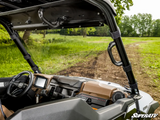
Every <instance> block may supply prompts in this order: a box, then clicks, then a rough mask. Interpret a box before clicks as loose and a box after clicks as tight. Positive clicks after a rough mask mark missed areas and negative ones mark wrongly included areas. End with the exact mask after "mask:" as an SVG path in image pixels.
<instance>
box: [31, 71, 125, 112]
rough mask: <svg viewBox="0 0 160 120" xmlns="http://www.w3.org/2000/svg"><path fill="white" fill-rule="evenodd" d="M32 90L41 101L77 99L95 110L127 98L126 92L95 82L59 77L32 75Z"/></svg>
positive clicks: (78, 78)
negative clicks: (45, 99)
mask: <svg viewBox="0 0 160 120" xmlns="http://www.w3.org/2000/svg"><path fill="white" fill-rule="evenodd" d="M32 90H34V91H35V92H36V94H38V95H40V96H41V97H40V99H42V100H41V101H43V98H44V97H45V98H48V100H58V99H65V98H70V97H78V98H81V99H82V100H84V101H86V103H88V104H89V105H90V106H91V107H92V108H93V109H95V110H97V109H99V108H101V107H105V106H107V105H109V104H112V103H114V102H116V101H117V100H118V99H121V98H125V97H128V93H127V92H125V91H123V90H120V89H118V88H116V87H114V86H110V85H108V84H103V83H101V82H99V81H97V80H93V79H85V78H80V77H66V76H59V75H45V74H34V81H33V85H32Z"/></svg>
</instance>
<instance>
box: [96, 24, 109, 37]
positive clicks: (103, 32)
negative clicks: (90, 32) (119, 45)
mask: <svg viewBox="0 0 160 120" xmlns="http://www.w3.org/2000/svg"><path fill="white" fill-rule="evenodd" d="M95 35H97V36H109V27H108V26H107V25H104V26H103V27H96V32H95Z"/></svg>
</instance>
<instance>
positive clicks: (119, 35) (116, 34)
mask: <svg viewBox="0 0 160 120" xmlns="http://www.w3.org/2000/svg"><path fill="white" fill-rule="evenodd" d="M110 34H111V37H112V38H113V39H114V40H115V39H117V38H119V37H121V32H120V30H119V29H118V30H117V31H115V32H110Z"/></svg>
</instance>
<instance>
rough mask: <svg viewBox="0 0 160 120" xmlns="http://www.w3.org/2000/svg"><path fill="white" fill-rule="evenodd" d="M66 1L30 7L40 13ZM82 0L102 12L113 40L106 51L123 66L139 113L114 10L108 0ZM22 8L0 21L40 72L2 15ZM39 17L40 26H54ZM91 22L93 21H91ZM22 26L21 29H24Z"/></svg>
mask: <svg viewBox="0 0 160 120" xmlns="http://www.w3.org/2000/svg"><path fill="white" fill-rule="evenodd" d="M68 1H69V2H71V3H72V2H73V0H68ZM68 1H67V0H60V1H56V2H55V4H54V2H52V3H50V4H49V3H46V4H44V5H43V6H41V5H36V6H32V7H30V9H31V10H34V8H40V9H41V11H40V12H41V13H42V12H43V10H42V9H45V8H47V7H51V6H49V5H52V7H54V6H56V5H57V4H59V3H61V4H62V3H63V4H64V3H66V4H69V2H68ZM82 1H84V2H86V3H87V4H91V5H92V6H94V7H96V8H98V9H99V10H100V11H101V12H102V13H103V16H104V19H103V20H101V21H104V23H106V24H107V25H108V26H109V28H110V33H111V36H112V38H113V40H114V41H113V42H111V43H110V44H109V47H108V51H109V55H110V57H111V61H112V62H113V64H115V65H117V66H122V67H123V69H124V71H125V73H126V75H127V78H128V82H129V85H130V88H131V95H132V97H134V98H135V102H136V106H137V112H138V113H139V105H138V100H137V99H136V97H135V96H139V90H138V86H137V82H136V80H135V77H134V75H133V71H132V68H131V64H130V62H129V60H128V57H127V54H126V51H125V48H124V45H123V42H122V39H121V34H120V30H119V28H118V26H117V24H116V21H115V18H114V16H115V12H114V10H113V9H112V7H111V6H110V4H107V3H106V1H108V0H106V1H105V0H82ZM74 2H75V1H74ZM7 5H8V6H11V5H10V4H7ZM40 6H41V7H40ZM12 7H14V8H16V7H15V6H12ZM25 9H26V10H27V9H28V10H29V7H28V8H24V9H23V10H25ZM40 9H39V10H40ZM23 10H21V9H16V10H13V11H8V13H7V12H2V13H0V23H1V24H2V25H3V26H4V27H5V28H6V30H7V32H8V33H9V35H10V37H11V39H12V40H13V41H14V42H15V44H16V45H17V47H18V48H19V50H20V51H21V53H22V54H23V56H24V58H25V59H26V61H27V62H28V63H29V65H30V66H31V68H32V70H33V71H34V72H35V73H40V70H39V69H38V66H37V65H36V64H35V63H34V62H33V60H32V58H31V56H30V55H29V53H28V52H27V51H26V49H25V48H24V46H23V44H22V43H21V41H20V37H19V35H18V33H17V32H16V30H14V29H13V28H15V27H14V26H12V23H11V22H10V21H9V20H7V19H5V18H4V17H3V16H6V15H7V14H8V15H10V14H13V15H14V14H16V12H17V13H18V12H21V13H23V12H24V11H23ZM37 13H38V11H37ZM39 17H40V20H41V21H42V23H43V22H45V24H39V25H42V28H43V27H45V26H47V25H48V26H50V27H54V24H52V23H47V22H48V21H47V20H46V19H44V18H43V16H40V15H39ZM66 19H67V16H62V18H61V19H60V20H61V21H58V22H59V23H58V22H57V23H58V24H59V25H57V24H55V28H56V27H57V28H59V26H60V25H61V24H63V23H65V22H66ZM45 20H46V21H45ZM60 22H61V23H60ZM92 23H94V22H92ZM91 26H92V25H91ZM23 27H25V26H23ZM23 27H22V28H21V29H24V28H23ZM29 27H31V26H29ZM113 46H116V48H117V51H118V53H119V56H120V58H121V61H120V62H116V61H114V58H113V56H112V53H111V49H112V47H113Z"/></svg>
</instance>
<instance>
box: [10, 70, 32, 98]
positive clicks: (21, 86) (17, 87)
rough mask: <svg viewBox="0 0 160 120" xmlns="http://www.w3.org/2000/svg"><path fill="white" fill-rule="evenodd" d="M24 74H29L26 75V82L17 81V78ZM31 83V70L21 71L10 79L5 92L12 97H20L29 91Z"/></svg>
mask: <svg viewBox="0 0 160 120" xmlns="http://www.w3.org/2000/svg"><path fill="white" fill-rule="evenodd" d="M24 74H29V75H28V77H29V80H28V84H27V83H23V82H17V79H18V78H20V77H21V76H22V75H24ZM32 83H33V74H32V72H30V71H23V72H21V73H19V74H18V75H16V76H14V77H13V78H12V80H11V81H10V84H9V87H8V90H7V94H8V95H9V96H12V97H21V96H23V95H24V94H26V93H27V92H28V91H29V89H30V88H31V86H32ZM13 88H14V90H13ZM11 91H12V92H11Z"/></svg>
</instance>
